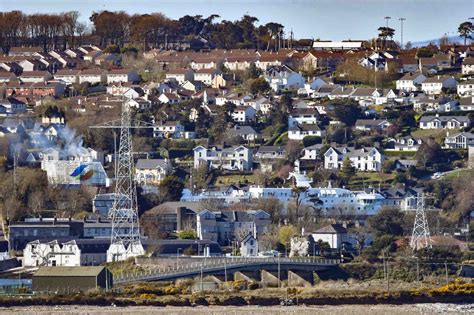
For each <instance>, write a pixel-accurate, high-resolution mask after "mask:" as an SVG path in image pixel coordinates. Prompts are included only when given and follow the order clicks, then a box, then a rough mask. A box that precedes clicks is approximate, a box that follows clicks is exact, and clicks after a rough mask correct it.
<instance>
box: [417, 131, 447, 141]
mask: <svg viewBox="0 0 474 315" xmlns="http://www.w3.org/2000/svg"><path fill="white" fill-rule="evenodd" d="M411 135H412V137H414V138H421V139H426V138H429V137H434V138H438V137H442V136H445V135H446V130H443V129H441V130H438V129H418V130H415V131H412V133H411Z"/></svg>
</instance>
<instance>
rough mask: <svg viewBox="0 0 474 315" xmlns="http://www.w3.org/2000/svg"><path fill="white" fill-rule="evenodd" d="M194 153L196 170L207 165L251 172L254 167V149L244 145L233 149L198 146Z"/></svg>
mask: <svg viewBox="0 0 474 315" xmlns="http://www.w3.org/2000/svg"><path fill="white" fill-rule="evenodd" d="M193 151H194V168H198V167H199V166H201V165H207V166H208V167H210V168H221V169H225V170H230V171H237V170H238V171H249V170H251V169H252V167H253V156H252V149H249V148H247V147H245V146H242V145H241V146H236V147H231V148H218V147H209V148H206V147H203V146H197V147H195V148H194V150H193Z"/></svg>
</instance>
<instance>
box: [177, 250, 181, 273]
mask: <svg viewBox="0 0 474 315" xmlns="http://www.w3.org/2000/svg"><path fill="white" fill-rule="evenodd" d="M180 250H181V248H178V249H177V250H176V269H178V266H179V265H178V264H179V251H180Z"/></svg>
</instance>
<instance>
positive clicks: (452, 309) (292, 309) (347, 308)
mask: <svg viewBox="0 0 474 315" xmlns="http://www.w3.org/2000/svg"><path fill="white" fill-rule="evenodd" d="M473 311H474V304H456V303H428V304H408V305H397V304H385V305H370V304H362V305H320V306H303V305H301V306H264V307H259V306H230V307H225V306H197V307H173V306H171V307H170V306H165V307H153V306H129V307H113V306H102V307H100V306H89V305H68V306H34V307H33V306H18V307H11V308H5V307H0V314H9V313H21V314H25V315H30V314H31V315H33V314H35V315H37V314H41V315H46V314H77V315H85V314H88V315H96V314H97V315H99V314H132V313H133V314H135V315H145V314H167V315H175V314H176V315H187V314H212V315H227V314H235V315H241V314H252V315H260V314H278V315H280V314H298V315H310V314H348V313H349V314H354V315H364V314H393V315H402V314H413V312H417V313H421V314H432V313H444V314H460V313H466V314H467V313H472V312H473Z"/></svg>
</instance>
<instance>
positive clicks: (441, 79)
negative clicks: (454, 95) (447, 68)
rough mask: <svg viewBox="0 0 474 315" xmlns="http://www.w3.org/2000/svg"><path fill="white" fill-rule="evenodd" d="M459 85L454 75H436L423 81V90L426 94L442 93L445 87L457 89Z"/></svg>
mask: <svg viewBox="0 0 474 315" xmlns="http://www.w3.org/2000/svg"><path fill="white" fill-rule="evenodd" d="M456 85H457V82H456V80H455V79H454V78H453V77H448V76H439V75H438V76H434V77H431V78H427V79H426V80H424V81H423V83H421V90H422V91H423V92H425V94H436V95H437V94H441V92H442V91H443V89H455V88H456Z"/></svg>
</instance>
